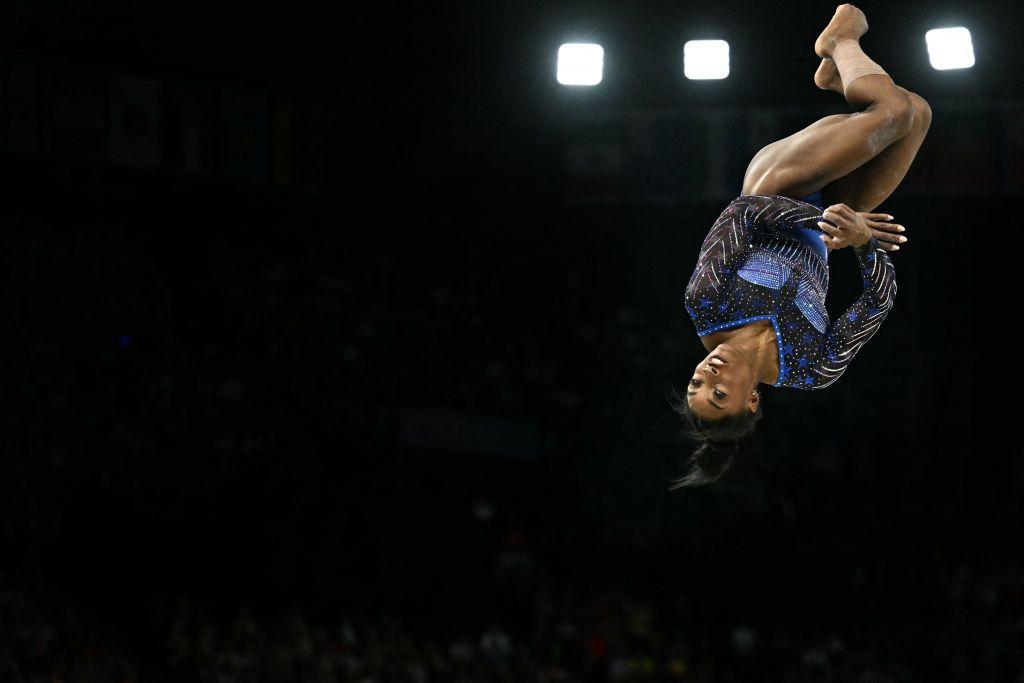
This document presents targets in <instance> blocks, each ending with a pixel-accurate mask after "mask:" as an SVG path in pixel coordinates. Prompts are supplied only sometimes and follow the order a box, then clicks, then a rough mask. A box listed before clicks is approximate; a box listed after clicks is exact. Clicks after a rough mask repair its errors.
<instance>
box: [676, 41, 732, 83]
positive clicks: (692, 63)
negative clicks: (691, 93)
mask: <svg viewBox="0 0 1024 683" xmlns="http://www.w3.org/2000/svg"><path fill="white" fill-rule="evenodd" d="M683 75H685V76H686V77H687V78H689V79H690V80H692V81H698V80H699V81H703V80H715V79H722V78H726V77H727V76H728V75H729V43H727V42H726V41H724V40H688V41H686V44H685V45H683Z"/></svg>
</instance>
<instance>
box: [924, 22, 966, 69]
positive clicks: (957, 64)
mask: <svg viewBox="0 0 1024 683" xmlns="http://www.w3.org/2000/svg"><path fill="white" fill-rule="evenodd" d="M924 40H925V42H926V43H927V44H928V60H929V61H930V62H931V63H932V68H934V69H937V70H939V71H945V70H946V69H966V68H968V67H972V66H974V45H973V44H971V32H970V31H968V30H967V29H966V28H964V27H963V26H956V27H954V28H934V29H932V30H931V31H928V32H927V33H925V34H924Z"/></svg>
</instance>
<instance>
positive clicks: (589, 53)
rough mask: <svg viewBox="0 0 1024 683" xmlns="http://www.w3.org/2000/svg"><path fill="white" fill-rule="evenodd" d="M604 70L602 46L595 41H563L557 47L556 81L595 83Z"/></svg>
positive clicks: (576, 83)
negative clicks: (563, 42)
mask: <svg viewBox="0 0 1024 683" xmlns="http://www.w3.org/2000/svg"><path fill="white" fill-rule="evenodd" d="M603 72H604V48H603V47H601V46H600V45H597V44H595V43H565V44H563V45H562V46H561V47H560V48H558V82H559V83H561V84H562V85H597V84H598V83H600V82H601V76H602V73H603Z"/></svg>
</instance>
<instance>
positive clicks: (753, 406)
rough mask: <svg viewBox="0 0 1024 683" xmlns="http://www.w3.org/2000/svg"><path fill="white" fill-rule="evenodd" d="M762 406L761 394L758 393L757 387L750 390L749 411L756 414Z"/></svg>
mask: <svg viewBox="0 0 1024 683" xmlns="http://www.w3.org/2000/svg"><path fill="white" fill-rule="evenodd" d="M760 405H761V392H760V391H758V390H757V388H756V387H755V388H754V389H751V390H750V396H749V398H748V399H747V410H749V411H750V412H752V413H756V412H757V409H758V407H760Z"/></svg>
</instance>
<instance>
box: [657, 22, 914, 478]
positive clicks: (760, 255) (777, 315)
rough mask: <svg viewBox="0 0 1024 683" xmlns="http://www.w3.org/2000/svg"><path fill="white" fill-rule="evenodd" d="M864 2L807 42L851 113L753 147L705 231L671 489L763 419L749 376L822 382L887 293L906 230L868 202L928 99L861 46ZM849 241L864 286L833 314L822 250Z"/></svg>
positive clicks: (705, 471) (723, 454)
mask: <svg viewBox="0 0 1024 683" xmlns="http://www.w3.org/2000/svg"><path fill="white" fill-rule="evenodd" d="M867 30H868V24H867V19H866V18H865V16H864V13H863V12H862V11H861V10H859V9H857V8H856V7H854V6H853V5H840V6H839V7H838V8H837V9H836V12H835V15H834V16H833V17H832V20H831V21H830V22H829V24H828V26H826V27H825V30H824V31H823V32H822V33H821V35H820V36H818V39H817V41H816V42H815V44H814V51H815V52H816V53H817V55H818V56H819V57H821V58H822V61H821V65H820V66H819V67H818V70H817V73H815V76H814V82H815V85H817V86H818V87H819V88H821V89H823V90H833V91H835V92H838V93H840V94H842V95H844V96H845V98H846V101H847V102H848V103H849V105H850V106H851V107H853V108H854V109H855V110H856V113H853V114H840V115H836V116H827V117H825V118H823V119H821V120H820V121H816V122H815V123H813V124H812V125H810V126H808V127H807V128H805V129H803V130H801V131H799V132H797V133H794V134H793V135H790V136H789V137H787V138H784V139H782V140H778V141H776V142H773V143H771V144H769V145H768V146H766V147H764V148H763V149H761V150H760V151H759V152H758V153H757V154H756V155H755V156H754V158H753V159H752V160H751V162H750V165H749V166H748V167H747V171H746V174H745V176H744V179H743V189H742V194H741V195H740V196H739V197H737V198H736V199H734V200H733V201H732V203H730V204H729V206H728V207H726V209H725V211H723V212H722V214H721V215H720V216H719V218H718V220H717V221H716V222H715V224H714V225H713V226H712V228H711V230H710V231H709V232H708V235H707V238H706V239H705V240H704V244H703V246H702V247H701V250H700V256H699V258H698V261H697V267H696V269H695V270H694V271H693V276H692V277H691V278H690V281H689V284H688V285H687V288H686V297H685V306H686V311H687V313H689V315H690V317H691V318H692V319H693V323H694V325H695V326H696V328H697V335H698V336H699V337H700V341H701V343H702V344H703V345H704V348H705V349H706V350H707V351H708V354H707V356H705V358H704V359H703V360H701V361H700V363H698V364H697V367H696V368H695V369H694V371H693V377H692V378H691V379H690V381H689V385H688V386H687V391H686V397H685V400H683V399H682V397H679V400H678V401H676V403H675V408H676V410H677V412H679V413H680V415H681V416H682V417H683V419H684V421H685V422H686V424H687V426H688V428H689V433H690V435H691V436H692V437H693V438H694V439H695V440H696V441H698V442H699V443H700V445H699V447H698V448H697V450H696V452H695V453H694V454H693V459H692V461H691V464H690V467H689V470H688V472H687V473H686V474H685V475H684V476H683V477H682V478H680V479H678V480H676V481H675V483H674V484H673V488H678V487H681V486H694V485H700V484H708V483H711V482H713V481H716V480H717V479H718V478H719V477H721V476H722V473H723V472H725V470H726V469H728V467H729V465H730V464H731V463H732V460H733V457H734V456H735V454H736V452H737V450H738V448H739V442H740V441H741V440H742V439H744V438H745V437H747V436H749V435H750V434H751V433H752V432H753V431H754V427H755V425H756V424H757V421H758V420H759V419H760V418H761V415H762V411H761V395H760V392H759V391H758V386H759V385H760V384H770V385H772V386H777V387H789V388H793V389H824V388H825V387H827V386H829V385H831V384H832V383H833V382H835V381H836V380H837V379H839V377H840V376H841V375H842V374H843V372H844V371H845V370H846V367H847V366H848V365H849V364H850V362H851V361H852V360H853V358H854V356H856V355H857V352H858V351H859V350H860V348H861V347H862V346H863V345H864V344H865V343H867V341H868V340H869V339H871V337H872V336H873V335H874V334H875V332H877V331H878V328H879V327H880V326H881V324H882V321H883V320H885V317H886V315H887V314H888V312H889V310H890V309H891V308H892V305H893V297H894V296H895V294H896V281H895V279H894V276H893V266H892V262H891V260H890V258H889V255H888V253H887V252H890V251H896V250H898V249H899V245H900V244H902V243H904V242H906V241H907V240H906V237H905V235H903V234H902V233H904V232H905V231H904V228H903V227H902V226H900V225H897V224H895V223H893V222H892V220H893V217H892V216H890V215H887V214H881V213H873V212H874V211H875V209H876V207H878V205H880V204H881V203H882V201H884V200H885V199H886V197H888V196H889V195H890V194H892V192H893V190H895V189H896V186H897V185H898V184H899V183H900V181H901V180H902V179H903V177H904V176H905V175H906V173H907V170H908V169H909V168H910V164H911V162H912V161H913V160H914V157H915V155H916V154H917V151H918V149H919V148H920V146H921V143H922V142H923V140H924V137H925V134H926V133H927V131H928V126H929V124H930V123H931V109H930V108H929V107H928V103H927V102H925V101H924V99H922V98H921V97H919V96H918V95H916V94H914V93H911V92H908V91H907V90H904V89H903V88H901V87H899V86H897V85H896V84H895V83H893V81H892V79H891V78H890V77H889V76H888V74H886V72H885V71H884V70H883V69H882V68H881V67H880V66H879V65H878V64H877V63H875V62H873V61H872V60H871V59H869V58H868V57H867V55H865V54H864V51H863V50H862V49H861V46H860V38H861V36H863V35H864V34H865V33H866V32H867ZM845 247H850V248H851V249H852V251H853V253H854V255H855V257H856V259H857V262H858V263H859V265H860V271H861V273H862V275H863V282H864V291H863V293H862V295H861V296H860V298H859V299H857V301H856V302H855V303H854V304H853V305H852V306H850V307H849V309H847V310H846V312H845V313H844V314H843V315H842V316H841V317H839V318H838V319H837V320H835V321H831V322H830V321H829V319H828V315H827V313H826V311H825V294H826V292H827V291H828V277H829V271H828V256H829V253H830V252H832V251H835V250H837V249H843V248H845Z"/></svg>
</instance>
